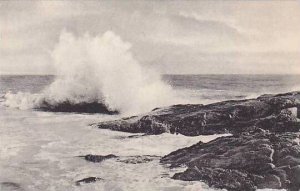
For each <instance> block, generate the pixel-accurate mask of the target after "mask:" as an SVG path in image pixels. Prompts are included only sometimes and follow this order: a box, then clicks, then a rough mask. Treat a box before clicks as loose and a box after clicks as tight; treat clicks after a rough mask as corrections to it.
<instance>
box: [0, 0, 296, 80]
mask: <svg viewBox="0 0 300 191" xmlns="http://www.w3.org/2000/svg"><path fill="white" fill-rule="evenodd" d="M63 30H66V31H68V32H71V33H74V34H75V35H76V36H82V35H84V34H85V33H86V32H88V33H89V34H91V35H95V36H96V35H99V34H102V33H104V32H106V31H108V30H110V31H113V32H114V33H116V34H117V35H119V36H121V38H122V39H123V40H124V41H127V42H129V43H131V44H132V52H133V54H134V57H135V58H136V59H137V60H138V61H139V62H140V64H141V65H144V66H147V67H154V68H156V69H157V70H158V71H159V72H161V73H173V74H174V73H175V74H220V73H225V74H232V73H234V74H270V73H274V74H289V73H298V74H299V73H300V1H299V0H295V1H288V0H286V1H284V0H282V1H271V0H265V1H261V0H260V1H255V0H243V1H233V0H232V1H133V0H128V1H79V0H78V1H76V0H73V1H29V0H28V1H0V74H15V73H17V74H54V73H55V71H54V68H53V66H52V63H51V62H52V60H51V57H50V54H51V51H52V50H53V48H54V46H55V44H57V43H58V39H59V36H60V33H61V32H62V31H63Z"/></svg>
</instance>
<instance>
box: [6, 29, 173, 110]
mask: <svg viewBox="0 0 300 191" xmlns="http://www.w3.org/2000/svg"><path fill="white" fill-rule="evenodd" d="M130 48H131V44H130V43H128V42H124V41H123V40H122V39H121V38H120V37H119V36H117V35H116V34H115V33H114V32H112V31H107V32H106V33H104V34H103V35H98V36H95V37H92V36H90V35H89V34H88V33H86V34H85V35H84V36H82V37H76V36H74V35H73V34H72V33H69V32H67V31H63V32H62V33H61V35H60V38H59V43H58V44H57V45H56V46H55V48H54V51H53V52H52V58H53V64H54V67H55V69H56V74H57V77H56V79H55V81H54V82H53V83H52V84H50V86H48V87H46V88H45V90H44V91H42V92H41V93H40V94H39V95H36V94H34V95H33V94H28V93H18V94H12V93H8V94H6V95H5V105H7V106H10V107H17V108H20V109H29V108H36V109H38V108H40V107H42V106H43V104H44V103H47V105H49V106H51V105H52V106H53V105H54V106H56V105H59V104H61V103H71V104H81V103H94V102H96V103H101V104H103V105H105V106H106V107H107V108H108V110H111V111H114V110H117V111H119V112H122V113H130V114H132V113H140V112H146V111H149V110H151V109H153V108H155V107H157V106H165V105H169V104H172V101H173V99H174V96H173V91H172V88H171V87H170V86H169V85H166V84H165V83H163V82H162V81H161V79H160V75H159V74H158V73H156V72H153V71H149V70H147V69H145V68H144V67H142V66H141V65H140V64H139V63H138V62H137V61H136V60H135V59H134V58H133V55H132V53H131V52H130ZM44 105H45V104H44Z"/></svg>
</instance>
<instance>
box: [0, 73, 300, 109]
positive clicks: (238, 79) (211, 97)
mask: <svg viewBox="0 0 300 191" xmlns="http://www.w3.org/2000/svg"><path fill="white" fill-rule="evenodd" d="M54 78H55V76H52V75H48V76H38V75H2V76H1V75H0V95H2V96H3V95H4V94H5V93H7V92H8V91H11V92H12V93H17V92H29V93H38V92H40V91H41V90H43V89H44V88H45V87H46V86H47V85H49V84H51V83H52V82H53V81H54ZM162 79H163V81H165V82H166V83H168V84H170V85H171V86H172V88H174V89H175V90H176V91H177V93H178V94H179V95H181V96H182V97H185V98H188V99H190V100H191V102H198V103H201V102H212V101H220V100H227V99H241V98H247V97H255V96H259V95H261V94H267V93H273V94H274V93H283V92H288V91H296V90H299V91H300V75H163V76H162Z"/></svg>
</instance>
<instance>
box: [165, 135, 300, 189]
mask: <svg viewBox="0 0 300 191" xmlns="http://www.w3.org/2000/svg"><path fill="white" fill-rule="evenodd" d="M299 138H300V135H299V133H282V134H275V133H269V132H265V131H263V130H261V131H260V132H250V133H244V134H242V135H236V136H229V137H220V138H217V139H215V140H213V141H211V142H208V143H202V142H199V143H197V144H195V145H193V146H191V147H188V148H183V149H180V150H177V151H175V152H172V153H170V154H169V155H166V156H164V157H163V158H162V159H161V163H163V164H168V165H170V167H171V168H172V167H178V166H187V170H186V171H184V172H181V173H177V174H175V175H174V176H173V178H174V179H179V180H186V181H197V180H198V181H199V180H201V181H204V182H205V183H207V184H208V185H210V186H213V187H216V188H225V189H227V190H229V191H231V190H232V191H238V190H246V191H247V190H256V189H257V188H260V189H262V188H273V189H282V188H284V189H288V190H293V191H294V190H295V191H296V190H299V189H300V178H299V177H300V145H299Z"/></svg>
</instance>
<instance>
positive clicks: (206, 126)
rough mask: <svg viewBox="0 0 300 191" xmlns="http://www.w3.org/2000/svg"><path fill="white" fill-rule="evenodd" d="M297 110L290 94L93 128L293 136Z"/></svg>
mask: <svg viewBox="0 0 300 191" xmlns="http://www.w3.org/2000/svg"><path fill="white" fill-rule="evenodd" d="M299 107H300V92H291V93H286V94H278V95H263V96H260V97H258V98H257V99H248V100H231V101H224V102H218V103H214V104H209V105H201V104H193V105H191V104H187V105H173V106H170V107H165V108H156V109H154V110H153V111H152V112H149V113H147V114H145V115H141V116H132V117H129V118H123V119H120V120H115V121H108V122H101V123H98V124H96V125H97V126H98V127H99V128H102V129H111V130H117V131H125V132H131V133H146V134H161V133H164V132H169V133H180V134H183V135H187V136H197V135H209V134H218V133H233V134H240V133H242V132H246V131H251V130H255V129H258V128H261V129H265V130H269V131H272V132H286V131H293V132H295V131H296V132H297V131H299V129H300V122H299V119H297V117H298V118H299ZM291 108H298V109H297V110H298V111H297V114H295V112H293V111H291ZM297 115H298V116H297Z"/></svg>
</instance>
